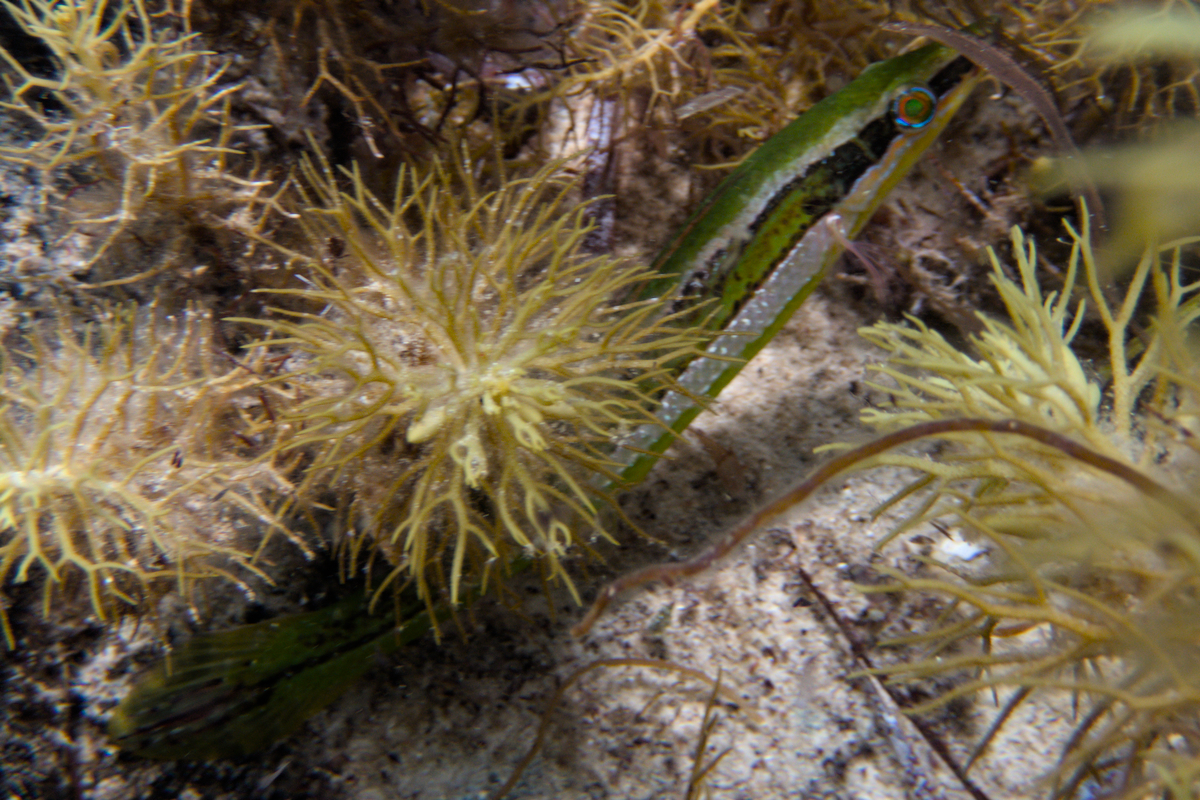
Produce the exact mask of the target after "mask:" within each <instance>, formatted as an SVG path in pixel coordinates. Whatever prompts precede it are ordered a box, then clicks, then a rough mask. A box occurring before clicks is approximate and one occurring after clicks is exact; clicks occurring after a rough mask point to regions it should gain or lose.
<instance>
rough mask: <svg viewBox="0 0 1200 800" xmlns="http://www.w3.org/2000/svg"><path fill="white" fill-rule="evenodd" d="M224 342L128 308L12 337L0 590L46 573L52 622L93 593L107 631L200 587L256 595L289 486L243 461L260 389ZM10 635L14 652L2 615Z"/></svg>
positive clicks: (2, 428)
mask: <svg viewBox="0 0 1200 800" xmlns="http://www.w3.org/2000/svg"><path fill="white" fill-rule="evenodd" d="M77 325H78V326H79V330H78V331H76V330H74V327H75V326H77ZM212 336H213V334H212V321H211V318H210V316H209V315H207V314H205V313H204V312H201V311H198V310H196V309H188V310H187V311H185V312H184V313H182V314H180V315H178V316H177V317H174V318H171V317H166V316H165V315H163V314H161V313H160V312H159V311H158V310H157V309H153V308H151V309H148V310H142V311H137V310H135V309H134V308H132V307H127V306H121V307H109V308H105V309H99V310H98V312H97V314H96V320H95V321H90V322H84V321H82V320H80V319H78V318H77V317H76V316H74V315H72V314H71V313H68V312H66V311H65V310H62V309H60V310H59V312H58V314H57V318H56V319H55V320H54V321H53V323H51V324H48V323H47V322H46V321H32V320H31V321H29V322H28V324H27V326H26V332H25V334H24V335H12V336H10V337H8V340H7V341H6V342H5V349H4V351H3V352H0V584H8V583H15V584H19V583H23V582H25V581H27V580H31V579H33V578H35V577H38V576H39V573H40V577H41V578H42V594H43V607H44V609H45V610H47V611H48V609H49V608H50V606H51V603H52V601H54V599H55V596H56V595H59V596H61V595H64V594H66V595H67V596H70V595H71V594H72V593H73V592H74V591H75V590H76V589H77V588H78V583H79V582H80V581H82V583H83V586H84V587H85V588H86V593H87V596H88V598H89V600H90V603H91V607H92V609H93V610H94V611H95V613H96V614H97V615H98V616H99V617H100V618H102V619H104V618H108V617H111V616H113V615H114V614H116V613H128V612H138V613H149V612H150V611H151V608H150V607H149V602H148V601H150V600H152V599H154V598H155V597H156V596H158V595H161V594H163V593H165V592H166V591H168V590H170V589H172V588H174V589H176V590H178V591H179V592H181V593H182V594H183V595H184V596H187V593H188V590H189V588H190V586H191V584H192V583H193V582H194V581H195V580H196V579H197V578H200V577H205V576H221V577H223V578H226V579H228V580H231V581H234V582H235V583H238V584H239V585H243V586H244V583H243V581H244V580H245V579H246V578H247V577H249V576H250V575H259V574H261V571H260V569H259V568H258V567H257V566H255V554H256V552H257V551H258V550H259V549H260V548H261V547H262V545H263V544H264V543H265V541H266V539H267V538H269V537H270V536H271V535H272V533H275V532H281V531H284V528H283V526H282V525H281V523H280V521H279V520H278V519H277V517H276V516H275V514H274V513H273V512H272V510H271V509H270V507H269V505H268V501H267V499H266V498H267V497H268V496H269V495H270V494H271V493H273V492H281V491H286V490H287V489H288V485H287V484H286V482H284V481H283V479H282V478H281V477H280V476H278V475H277V474H275V473H274V471H273V470H272V469H271V468H270V466H269V465H267V464H265V463H263V462H261V460H259V459H258V458H257V457H256V454H253V453H243V452H242V451H243V450H244V449H245V448H244V447H242V445H241V444H240V440H238V439H237V438H236V434H235V433H234V432H235V431H237V430H239V429H240V428H242V427H244V426H243V424H242V421H241V418H240V413H239V411H238V408H237V402H236V401H237V398H238V396H239V395H240V394H241V393H244V392H246V391H248V390H249V389H250V387H251V384H252V381H251V380H248V376H247V375H246V374H245V373H244V372H242V371H241V370H238V369H234V368H232V366H231V365H229V364H228V363H225V362H222V361H221V360H220V359H219V358H217V357H216V353H215V351H214V348H213V345H212ZM205 496H206V497H207V498H209V499H206V500H205V501H204V502H198V501H197V498H198V497H205ZM297 543H298V544H300V542H299V541H298V540H297ZM301 546H302V547H303V545H302V544H301ZM5 605H7V600H5ZM0 625H3V628H4V634H5V637H6V639H7V641H8V644H9V646H13V645H14V642H15V637H14V634H13V631H12V629H11V627H10V626H9V622H8V616H7V613H6V612H5V609H4V607H0Z"/></svg>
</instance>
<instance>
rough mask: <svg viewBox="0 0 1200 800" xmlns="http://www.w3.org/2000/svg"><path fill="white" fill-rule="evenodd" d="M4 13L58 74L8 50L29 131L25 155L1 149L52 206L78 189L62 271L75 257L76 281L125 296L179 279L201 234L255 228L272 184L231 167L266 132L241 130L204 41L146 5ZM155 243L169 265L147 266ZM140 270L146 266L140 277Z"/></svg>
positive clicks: (96, 1)
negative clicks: (167, 273)
mask: <svg viewBox="0 0 1200 800" xmlns="http://www.w3.org/2000/svg"><path fill="white" fill-rule="evenodd" d="M4 8H5V9H6V10H7V12H8V13H9V14H10V15H11V16H12V18H13V20H14V21H15V22H16V23H17V25H19V26H20V28H21V29H22V30H23V31H24V32H25V33H26V34H27V35H29V36H30V37H33V38H34V39H36V40H37V41H38V42H40V43H41V44H42V45H43V46H44V48H45V50H46V51H47V52H48V53H49V61H50V62H51V64H52V66H53V69H54V74H53V75H50V76H44V75H41V74H35V73H34V72H32V71H31V70H30V69H27V68H26V67H25V66H24V65H23V64H22V63H21V62H20V61H19V60H18V59H17V58H16V57H14V56H13V55H12V54H11V53H9V52H8V51H7V50H5V49H4V48H3V47H0V60H2V61H3V62H4V65H5V66H6V67H7V74H6V75H5V82H6V87H7V97H6V98H4V99H3V100H2V101H0V108H3V109H5V110H7V111H8V112H9V115H8V118H9V119H12V120H15V121H23V122H24V123H25V124H26V125H27V126H29V128H30V129H31V130H30V139H31V143H30V144H29V145H28V146H13V145H5V146H0V159H4V160H7V161H11V162H14V163H16V164H20V165H22V166H24V167H27V168H29V169H30V170H32V171H33V172H34V173H35V174H37V175H38V176H39V177H40V181H41V184H42V186H43V192H44V193H45V202H49V201H50V199H51V194H50V193H51V192H52V190H53V187H55V186H56V184H58V183H59V182H66V183H69V184H71V185H72V186H73V188H72V189H71V190H70V192H69V193H68V194H67V196H66V198H65V206H66V207H67V209H68V211H69V215H70V227H71V230H72V231H73V232H75V233H76V234H77V235H76V236H73V237H71V241H70V242H69V243H68V242H67V241H65V239H64V240H60V241H59V242H57V243H56V246H57V248H58V257H59V258H63V259H65V258H66V253H67V252H68V250H67V249H66V248H68V247H69V248H71V249H72V251H73V258H72V260H73V262H74V263H72V264H71V269H70V272H72V273H79V274H81V275H84V276H87V277H88V279H90V280H93V281H94V282H96V283H99V284H105V285H108V284H114V283H116V284H120V283H129V282H132V281H137V280H141V279H143V278H145V277H148V276H150V275H153V274H155V273H157V272H161V271H163V270H167V269H171V268H175V269H180V268H181V266H182V265H181V263H180V262H181V261H183V260H184V259H185V258H186V257H188V256H189V255H191V248H192V240H193V239H194V238H195V237H196V236H197V234H196V231H195V230H194V228H196V227H197V226H202V227H204V228H206V229H209V230H213V231H219V230H222V229H226V228H229V227H238V226H246V227H250V228H253V227H254V226H255V224H256V222H257V221H256V220H254V219H253V214H251V213H249V212H250V210H251V208H252V207H253V206H255V205H256V202H257V197H258V194H259V193H260V192H261V191H262V190H263V189H265V188H266V187H267V186H268V185H269V182H267V181H257V180H251V179H249V178H247V177H243V176H239V175H238V174H236V173H235V172H234V171H233V170H232V169H231V166H230V159H231V157H234V156H236V155H237V154H238V152H239V151H238V150H236V149H235V148H234V146H233V144H234V141H235V139H237V138H239V137H240V136H242V135H245V134H247V133H248V132H250V131H252V130H254V129H256V128H257V127H261V126H255V125H239V124H236V123H235V122H234V121H233V119H232V117H231V114H230V101H231V97H232V96H233V95H234V94H235V93H236V92H237V91H238V88H239V87H238V86H236V85H224V86H222V85H220V84H221V81H222V73H223V71H224V68H223V67H221V66H217V65H216V64H215V63H214V61H213V59H212V55H213V54H212V53H210V52H207V51H202V50H198V49H196V47H195V34H189V33H186V32H176V31H173V30H171V29H168V28H164V27H163V26H161V25H160V24H156V22H155V21H153V20H152V19H151V16H150V14H149V12H148V11H147V9H146V5H145V3H144V2H143V0H123V2H120V3H110V2H107V0H86V1H84V2H68V3H61V2H47V0H20V2H9V1H8V0H6V2H5V3H4ZM164 240H166V241H164ZM148 242H153V243H155V244H158V243H163V244H164V245H165V246H162V247H160V248H159V249H158V250H159V252H158V256H159V260H160V263H157V264H151V265H149V266H146V265H144V263H143V262H144V260H145V252H146V251H147V250H148V249H150V245H149V244H148ZM114 248H117V249H119V250H120V252H119V253H112V258H111V259H109V261H108V266H107V267H106V268H105V269H102V270H100V271H99V272H96V273H92V270H93V268H95V267H97V265H98V264H99V263H100V262H101V261H102V260H104V259H105V256H106V255H109V254H110V251H112V250H113V249H114ZM131 263H138V264H142V266H140V267H138V268H135V271H134V272H132V273H131V272H129V269H130V267H129V265H130V264H131ZM188 266H189V267H190V266H191V265H188ZM97 279H100V280H97Z"/></svg>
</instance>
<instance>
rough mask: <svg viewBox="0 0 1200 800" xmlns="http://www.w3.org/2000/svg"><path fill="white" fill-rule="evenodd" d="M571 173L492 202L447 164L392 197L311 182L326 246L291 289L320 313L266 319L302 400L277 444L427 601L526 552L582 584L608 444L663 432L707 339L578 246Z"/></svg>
mask: <svg viewBox="0 0 1200 800" xmlns="http://www.w3.org/2000/svg"><path fill="white" fill-rule="evenodd" d="M559 169H560V167H559V165H556V164H551V165H549V166H547V167H545V168H543V169H541V170H540V171H538V172H537V173H536V174H535V175H533V176H532V177H529V178H521V179H511V180H507V181H504V180H502V181H501V183H500V185H499V187H498V188H496V189H494V190H487V189H485V188H484V187H482V186H481V185H480V184H479V182H478V180H477V179H476V178H475V177H474V176H473V172H472V169H471V168H470V167H469V166H468V165H467V164H460V163H457V162H453V163H447V162H437V163H436V164H435V165H434V166H433V168H432V169H431V170H430V171H428V172H427V173H425V174H417V173H415V172H411V171H404V172H402V174H401V176H400V179H399V181H398V184H397V185H398V188H397V191H396V195H395V197H394V198H393V199H392V200H391V201H390V202H385V201H383V200H381V199H379V198H377V197H375V196H373V195H372V194H370V193H369V192H367V191H366V190H365V189H364V188H363V186H362V183H361V180H360V177H359V174H358V173H357V171H354V172H349V173H347V174H346V175H344V176H342V177H344V178H346V179H347V181H348V186H349V188H348V189H347V190H345V191H343V190H340V189H339V188H338V186H337V178H338V176H337V175H335V173H334V172H333V171H332V170H330V169H329V167H328V166H327V165H325V164H323V163H322V164H321V165H320V166H317V167H314V166H312V165H309V166H307V167H306V169H305V177H306V181H305V184H306V186H307V189H305V190H304V191H305V205H306V208H305V210H304V211H303V212H302V214H301V217H302V224H303V225H304V227H305V229H306V230H307V233H308V238H309V241H310V242H311V244H312V253H313V254H312V255H308V254H302V253H298V252H296V253H292V254H291V255H292V256H293V258H294V261H295V264H294V266H295V268H297V269H298V270H299V272H298V277H299V278H300V279H301V280H302V281H303V283H304V284H305V286H304V287H303V288H299V289H296V290H292V291H290V292H289V294H291V295H293V299H300V300H304V301H307V302H309V303H310V304H311V305H312V308H314V309H315V311H314V312H283V313H285V314H286V317H281V318H280V319H278V320H269V321H264V322H262V323H261V324H263V325H265V326H267V327H268V328H270V329H271V330H272V332H273V333H274V334H275V336H274V337H273V338H270V339H268V340H266V341H264V342H262V346H263V347H269V348H271V349H272V350H279V349H286V351H287V352H290V353H292V354H294V355H293V356H292V357H291V359H290V360H289V362H288V364H289V369H288V370H287V371H285V372H284V373H283V374H281V375H280V376H279V377H278V378H277V379H276V380H278V381H287V382H288V383H289V384H292V385H293V386H296V387H299V388H298V392H299V393H300V395H301V397H300V398H299V399H298V400H297V402H296V403H295V404H294V406H293V407H292V408H290V409H288V410H287V412H286V414H285V417H286V419H287V420H288V422H289V424H290V425H292V426H293V430H292V432H291V433H290V434H287V435H285V436H284V438H283V439H282V440H281V443H280V445H279V447H280V449H281V450H283V451H285V452H290V451H296V450H302V451H305V452H309V453H311V462H310V463H308V465H307V467H306V468H305V472H304V475H303V477H302V478H301V479H300V481H299V493H300V496H301V497H303V498H306V499H307V500H308V501H309V502H314V501H320V500H321V499H322V497H323V495H324V493H325V490H326V489H328V488H333V489H335V490H336V495H337V498H336V499H335V500H333V501H332V502H335V503H337V504H339V505H341V506H342V507H343V510H344V511H345V512H347V513H346V518H345V524H344V526H343V527H344V530H343V532H342V533H341V539H342V542H341V544H342V545H343V546H345V547H347V548H348V550H349V552H350V553H351V554H355V553H357V552H358V550H359V548H360V547H361V545H362V543H363V540H364V539H365V540H367V541H369V542H370V543H371V544H370V548H371V549H377V550H379V551H381V552H382V553H383V554H384V555H385V556H386V557H387V559H388V561H389V562H391V563H392V564H394V565H395V570H394V572H393V573H392V578H394V579H399V580H400V581H406V580H408V579H410V578H411V579H414V580H415V581H416V582H417V585H418V587H419V590H420V593H421V594H422V596H424V597H426V598H427V599H432V598H433V597H435V596H436V594H437V593H436V592H434V591H433V589H432V587H431V583H436V584H437V585H438V586H439V587H440V588H441V589H444V590H446V591H447V592H448V595H449V598H450V599H451V601H452V602H458V601H459V600H460V599H461V597H462V594H463V587H462V583H463V580H464V577H465V578H466V579H467V580H468V581H470V582H472V583H475V582H479V581H485V582H486V580H487V578H488V577H490V576H493V575H495V574H496V573H497V571H504V570H507V569H508V568H509V566H510V564H511V563H512V560H513V559H514V558H515V557H517V556H522V555H524V556H529V557H531V558H534V559H536V561H537V563H538V564H539V565H541V566H542V568H543V569H544V571H545V573H546V575H547V576H548V577H550V578H555V579H563V580H565V581H566V582H567V584H568V586H569V585H570V581H569V579H567V576H566V573H565V572H564V571H563V566H562V560H563V559H564V558H565V557H566V556H567V554H568V552H569V550H570V548H571V546H572V545H581V544H582V545H586V544H587V541H588V539H589V538H590V537H591V536H596V535H605V533H604V527H603V525H602V523H601V519H600V504H602V503H603V502H604V501H606V500H607V492H606V491H604V490H603V488H602V487H603V486H604V485H605V484H606V483H608V482H610V481H614V480H616V479H617V476H616V474H615V472H616V467H617V465H616V464H615V463H614V462H613V461H612V460H611V457H610V448H611V446H612V440H613V437H614V436H616V435H617V434H619V433H621V432H623V431H627V430H629V429H631V428H632V427H634V426H636V425H639V424H644V423H646V422H652V421H653V420H654V417H653V415H652V414H651V413H650V409H651V408H652V405H653V399H654V397H656V396H657V395H658V394H659V393H660V392H662V391H664V390H665V389H666V388H667V387H669V386H670V385H672V381H671V379H670V372H669V370H668V369H667V368H666V366H665V365H666V364H667V363H668V362H670V361H671V360H672V359H675V358H678V357H679V356H680V355H681V354H683V353H686V352H691V351H692V349H693V348H694V347H695V346H696V345H697V344H698V343H699V342H700V341H702V338H703V337H704V336H705V334H704V333H703V332H699V331H692V330H688V329H684V328H681V327H676V326H673V325H672V323H671V321H670V319H669V318H667V319H664V318H663V302H662V301H655V302H643V303H634V304H626V305H622V304H621V300H620V298H621V297H622V296H623V295H624V294H626V293H627V292H628V290H629V289H630V288H631V287H633V286H635V285H637V284H639V283H640V282H642V281H643V280H645V279H646V278H647V272H646V270H645V269H644V268H641V267H636V266H631V265H628V264H624V263H622V262H619V261H617V260H615V259H613V258H611V257H609V256H593V255H589V254H588V253H586V252H585V250H584V249H583V247H582V245H583V242H584V239H585V237H586V234H587V232H588V230H589V229H590V226H589V224H588V222H587V218H586V213H587V208H588V207H587V205H586V204H583V205H579V204H574V205H572V204H571V203H569V197H570V195H571V192H572V189H573V187H572V184H571V182H569V181H565V180H563V179H562V178H559V177H557V174H558V172H559ZM326 502H329V501H328V500H327V501H326Z"/></svg>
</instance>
